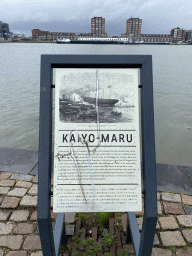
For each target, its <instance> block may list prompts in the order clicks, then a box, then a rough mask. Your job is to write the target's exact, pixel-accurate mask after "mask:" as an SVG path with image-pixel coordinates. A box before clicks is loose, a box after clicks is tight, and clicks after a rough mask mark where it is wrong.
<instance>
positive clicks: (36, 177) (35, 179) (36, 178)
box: [32, 175, 38, 183]
mask: <svg viewBox="0 0 192 256" xmlns="http://www.w3.org/2000/svg"><path fill="white" fill-rule="evenodd" d="M32 182H33V183H38V175H36V176H35V177H34V178H33V180H32Z"/></svg>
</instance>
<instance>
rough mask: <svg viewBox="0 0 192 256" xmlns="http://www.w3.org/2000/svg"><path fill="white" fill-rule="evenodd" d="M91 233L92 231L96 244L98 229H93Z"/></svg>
mask: <svg viewBox="0 0 192 256" xmlns="http://www.w3.org/2000/svg"><path fill="white" fill-rule="evenodd" d="M91 231H92V238H93V239H94V241H95V242H96V241H97V227H92V229H91Z"/></svg>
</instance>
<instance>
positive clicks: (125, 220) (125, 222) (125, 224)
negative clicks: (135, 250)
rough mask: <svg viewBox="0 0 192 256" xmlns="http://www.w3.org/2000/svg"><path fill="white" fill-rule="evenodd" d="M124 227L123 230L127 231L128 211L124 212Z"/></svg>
mask: <svg viewBox="0 0 192 256" xmlns="http://www.w3.org/2000/svg"><path fill="white" fill-rule="evenodd" d="M121 218H122V227H123V231H124V232H126V229H127V213H124V214H122V217H121Z"/></svg>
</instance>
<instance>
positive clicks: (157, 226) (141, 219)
mask: <svg viewBox="0 0 192 256" xmlns="http://www.w3.org/2000/svg"><path fill="white" fill-rule="evenodd" d="M136 220H137V224H138V228H139V230H140V231H141V230H142V225H143V217H141V218H136ZM156 229H160V226H159V223H158V221H157V225H156Z"/></svg>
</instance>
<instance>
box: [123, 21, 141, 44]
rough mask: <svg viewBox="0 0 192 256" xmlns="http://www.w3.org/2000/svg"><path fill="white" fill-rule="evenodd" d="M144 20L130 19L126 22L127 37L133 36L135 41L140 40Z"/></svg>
mask: <svg viewBox="0 0 192 256" xmlns="http://www.w3.org/2000/svg"><path fill="white" fill-rule="evenodd" d="M141 26H142V19H139V18H132V17H131V18H130V19H128V20H127V22H126V35H130V34H131V35H133V36H132V37H133V41H137V40H138V35H139V34H141Z"/></svg>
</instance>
